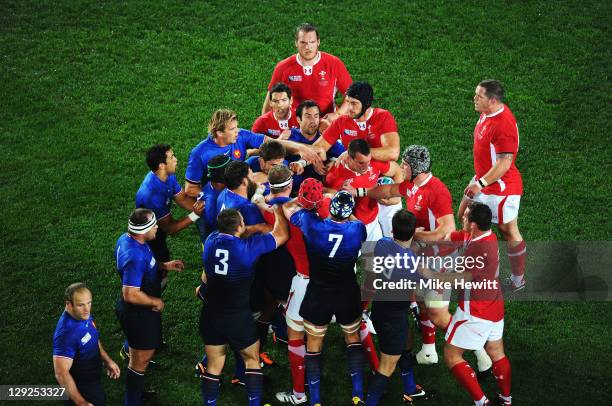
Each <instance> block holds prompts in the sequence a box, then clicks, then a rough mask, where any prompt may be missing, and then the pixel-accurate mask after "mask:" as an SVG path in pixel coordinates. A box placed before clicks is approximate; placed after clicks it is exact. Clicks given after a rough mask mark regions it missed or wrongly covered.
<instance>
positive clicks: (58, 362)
mask: <svg viewBox="0 0 612 406" xmlns="http://www.w3.org/2000/svg"><path fill="white" fill-rule="evenodd" d="M72 362H73V360H72V358H64V357H58V356H54V357H53V369H54V370H55V379H57V383H59V384H60V386H63V387H64V388H66V392H68V396H69V397H70V399H71V400H72V401H73V402H74V403H75V404H77V405H79V406H81V405H86V406H89V405H91V403H89V402H88V401H86V400H85V398H84V397H83V396H82V395H81V392H79V390H78V388H77V386H76V383H75V382H74V379H73V378H72V375H70V368H71V367H72ZM92 406H93V405H92Z"/></svg>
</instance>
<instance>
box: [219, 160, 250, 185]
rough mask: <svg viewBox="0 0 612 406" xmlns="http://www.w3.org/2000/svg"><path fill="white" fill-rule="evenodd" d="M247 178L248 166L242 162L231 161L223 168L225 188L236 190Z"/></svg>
mask: <svg viewBox="0 0 612 406" xmlns="http://www.w3.org/2000/svg"><path fill="white" fill-rule="evenodd" d="M248 176H249V165H248V164H247V163H246V162H243V161H232V162H230V163H229V164H228V165H227V166H226V167H225V186H226V187H227V188H228V189H230V190H233V189H236V188H237V187H238V186H240V184H241V183H242V181H243V180H244V178H246V177H248Z"/></svg>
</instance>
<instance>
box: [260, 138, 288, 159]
mask: <svg viewBox="0 0 612 406" xmlns="http://www.w3.org/2000/svg"><path fill="white" fill-rule="evenodd" d="M285 155H287V152H286V151H285V147H284V146H283V144H281V143H280V142H278V141H274V140H270V141H266V142H264V143H263V144H261V145H260V146H259V156H260V157H261V159H263V160H264V161H271V160H272V159H279V158H284V157H285Z"/></svg>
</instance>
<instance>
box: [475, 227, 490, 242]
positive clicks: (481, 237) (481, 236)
mask: <svg viewBox="0 0 612 406" xmlns="http://www.w3.org/2000/svg"><path fill="white" fill-rule="evenodd" d="M490 235H491V230H489V231H487V232H486V233H484V234H481V235H479V236H478V237H476V238H473V239H471V240H470V242H474V241H478V240H482V239H483V238H485V237H488V236H490Z"/></svg>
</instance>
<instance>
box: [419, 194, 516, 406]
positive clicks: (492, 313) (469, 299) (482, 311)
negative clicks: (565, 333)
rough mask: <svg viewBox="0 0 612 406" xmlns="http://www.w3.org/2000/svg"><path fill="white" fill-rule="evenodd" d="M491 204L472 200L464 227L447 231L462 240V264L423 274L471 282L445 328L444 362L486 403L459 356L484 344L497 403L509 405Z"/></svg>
mask: <svg viewBox="0 0 612 406" xmlns="http://www.w3.org/2000/svg"><path fill="white" fill-rule="evenodd" d="M491 218H492V214H491V209H490V208H489V207H488V206H487V205H485V204H482V203H472V204H471V205H470V206H469V207H468V208H466V210H464V215H463V230H462V231H456V232H453V233H450V234H449V235H448V236H447V237H446V239H447V240H450V241H453V242H456V243H457V244H458V245H463V247H464V252H463V258H464V261H463V262H462V263H463V264H464V269H463V270H462V271H461V272H460V273H458V272H452V273H437V272H432V271H430V270H428V269H425V270H422V271H421V273H422V274H423V276H424V277H426V278H431V279H438V280H440V281H443V282H444V281H448V282H453V281H455V282H456V281H464V282H472V283H473V284H472V285H469V286H466V287H464V288H463V289H460V290H459V298H458V302H459V306H458V308H457V310H456V311H455V314H454V315H453V318H452V321H451V323H450V325H449V326H448V329H447V331H446V344H445V346H444V361H445V362H446V365H447V366H448V368H449V369H450V370H451V372H452V373H453V375H454V376H455V379H457V382H459V384H460V385H461V386H463V387H464V388H465V389H466V390H467V391H468V392H469V393H470V396H471V397H472V399H473V400H474V404H475V405H476V406H483V405H488V404H489V400H488V399H487V397H486V396H485V394H484V393H483V391H482V388H481V387H480V385H479V384H478V380H477V379H476V374H475V373H474V370H473V369H472V368H471V367H470V365H469V364H468V363H467V362H466V361H465V360H464V359H463V353H464V351H465V350H476V349H479V348H482V347H483V346H484V348H485V350H486V351H487V354H489V356H490V357H491V359H492V360H493V375H494V376H495V379H496V380H497V385H498V387H499V389H500V394H499V396H498V403H499V404H500V405H504V406H510V405H511V404H512V396H511V395H510V386H511V374H512V371H511V367H510V361H509V360H508V358H507V357H506V354H505V353H504V344H503V339H502V337H503V331H504V298H503V296H502V291H501V287H500V284H499V249H498V246H497V237H496V236H495V233H493V232H492V231H491Z"/></svg>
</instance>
